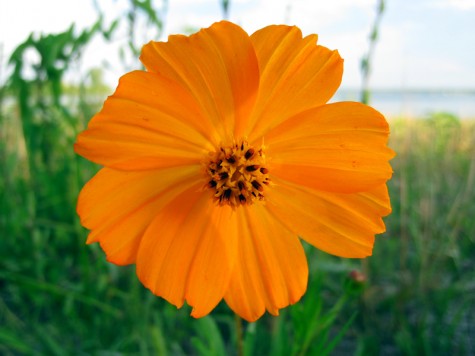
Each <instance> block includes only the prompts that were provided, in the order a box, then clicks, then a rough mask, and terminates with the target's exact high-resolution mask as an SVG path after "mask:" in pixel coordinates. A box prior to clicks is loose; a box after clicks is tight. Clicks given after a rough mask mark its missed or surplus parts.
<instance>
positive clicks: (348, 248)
mask: <svg viewBox="0 0 475 356" xmlns="http://www.w3.org/2000/svg"><path fill="white" fill-rule="evenodd" d="M275 183H276V185H275V186H274V187H272V188H271V189H269V190H268V191H267V193H266V200H267V205H266V207H267V209H268V210H269V212H270V213H271V214H273V215H274V217H275V218H276V219H278V220H280V221H282V222H283V224H285V226H286V227H287V228H288V229H290V230H292V231H294V232H295V233H296V234H298V235H299V236H300V237H301V238H303V239H304V240H305V241H307V242H309V243H310V244H312V245H314V246H315V247H317V248H319V249H320V250H323V251H325V252H328V253H330V254H333V255H337V256H342V257H350V258H351V257H366V256H369V255H371V253H372V249H373V244H374V235H375V234H379V233H382V232H384V231H385V226H384V223H383V220H382V218H381V217H382V216H386V215H388V214H389V213H390V212H391V205H390V201H389V195H388V191H387V187H386V185H385V184H383V185H380V186H378V187H376V188H374V189H372V190H370V191H367V192H363V193H354V194H337V193H328V192H321V191H315V190H311V189H308V188H305V187H301V186H297V185H295V184H292V183H289V182H286V181H283V180H276V181H275Z"/></svg>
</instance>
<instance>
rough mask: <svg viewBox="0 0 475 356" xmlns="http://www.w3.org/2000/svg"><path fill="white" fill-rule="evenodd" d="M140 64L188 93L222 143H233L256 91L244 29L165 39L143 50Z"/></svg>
mask: <svg viewBox="0 0 475 356" xmlns="http://www.w3.org/2000/svg"><path fill="white" fill-rule="evenodd" d="M140 59H141V61H142V62H143V64H144V65H145V67H146V68H147V69H148V70H149V71H151V72H155V73H159V74H160V75H162V76H164V77H166V78H171V79H172V80H174V81H176V82H178V83H181V84H182V85H183V86H184V87H186V88H187V89H188V90H189V92H190V93H191V94H192V95H193V96H194V97H195V99H196V101H197V102H198V103H199V104H200V105H201V107H202V109H203V113H204V114H205V115H206V117H208V118H209V119H210V120H211V122H212V123H213V126H214V127H215V128H216V130H217V131H218V133H219V135H220V138H221V140H225V141H231V142H232V140H233V139H234V136H233V134H234V125H235V122H239V121H242V120H244V119H245V118H246V117H248V116H249V114H250V111H251V110H252V108H253V105H254V101H255V97H256V94H257V89H258V85H259V69H258V65H257V58H256V54H255V52H254V48H253V46H252V43H251V41H250V39H249V36H248V35H247V33H246V32H244V30H243V29H241V28H240V27H239V26H237V25H235V24H233V23H230V22H226V21H222V22H218V23H215V24H213V25H212V26H211V27H209V28H206V29H202V30H201V31H199V32H198V33H196V34H194V35H192V36H189V37H187V36H181V35H173V36H169V38H168V42H150V43H149V44H147V45H146V46H144V47H143V50H142V55H141V57H140ZM216 143H217V144H219V143H220V142H216Z"/></svg>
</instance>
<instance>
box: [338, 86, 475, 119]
mask: <svg viewBox="0 0 475 356" xmlns="http://www.w3.org/2000/svg"><path fill="white" fill-rule="evenodd" d="M359 96H360V95H359V91H358V90H351V89H340V90H339V91H338V92H337V94H336V95H335V97H334V98H333V99H332V100H331V101H332V102H333V101H345V100H350V101H358V100H359ZM370 105H371V106H373V107H374V108H376V109H377V110H379V111H380V112H381V113H383V114H384V115H385V116H386V117H388V118H394V117H410V118H421V117H426V116H428V115H429V114H430V113H434V112H447V113H451V114H454V115H456V116H457V117H459V118H460V119H475V90H407V91H402V90H375V91H373V92H372V93H371V97H370Z"/></svg>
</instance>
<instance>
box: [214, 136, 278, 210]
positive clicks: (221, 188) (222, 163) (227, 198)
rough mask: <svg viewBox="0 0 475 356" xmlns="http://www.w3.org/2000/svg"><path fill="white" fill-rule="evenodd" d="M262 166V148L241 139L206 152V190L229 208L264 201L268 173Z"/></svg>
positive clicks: (217, 201)
mask: <svg viewBox="0 0 475 356" xmlns="http://www.w3.org/2000/svg"><path fill="white" fill-rule="evenodd" d="M264 165H265V156H264V151H263V148H260V149H259V150H256V149H254V148H253V147H250V146H249V144H248V143H247V141H245V140H242V141H241V142H239V143H238V144H234V145H231V146H222V147H220V148H219V149H218V150H217V151H216V152H210V158H209V160H208V161H207V162H206V166H205V170H206V174H207V178H208V179H209V180H208V183H207V187H208V188H209V189H212V190H213V191H214V194H213V200H214V201H215V202H216V203H217V204H218V205H230V206H232V207H237V206H240V205H245V204H248V205H250V204H253V203H254V202H255V201H256V200H264V187H266V186H269V185H270V178H269V175H268V174H269V170H268V169H267V168H265V167H264Z"/></svg>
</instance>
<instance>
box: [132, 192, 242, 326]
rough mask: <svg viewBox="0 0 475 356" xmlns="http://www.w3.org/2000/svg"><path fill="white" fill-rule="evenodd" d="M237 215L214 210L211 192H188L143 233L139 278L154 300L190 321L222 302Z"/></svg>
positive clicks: (226, 209) (232, 258) (232, 256)
mask: <svg viewBox="0 0 475 356" xmlns="http://www.w3.org/2000/svg"><path fill="white" fill-rule="evenodd" d="M237 234H238V229H237V224H236V218H235V214H234V213H233V211H232V209H231V208H230V207H227V206H225V207H222V206H217V205H216V204H215V203H214V202H213V200H212V198H211V191H209V192H208V191H206V192H203V191H201V189H200V187H199V186H195V187H191V188H189V189H188V190H187V191H185V192H183V193H182V194H181V195H180V196H178V197H176V198H175V199H174V200H172V201H171V202H170V203H169V204H168V205H167V206H166V207H165V208H164V209H163V210H162V211H161V212H160V214H159V215H157V217H156V219H155V220H154V221H153V223H152V224H151V225H150V227H149V229H148V230H147V232H146V234H145V236H144V238H143V240H142V242H141V244H140V248H139V252H138V256H137V275H138V277H139V279H140V280H141V281H142V283H143V284H144V285H145V286H146V287H147V288H149V289H150V290H151V291H152V292H153V293H154V294H156V295H158V296H161V297H163V298H165V299H166V300H167V301H168V302H170V303H172V304H174V305H176V306H177V307H181V306H182V305H183V303H184V300H186V301H187V302H188V304H189V305H191V306H193V311H192V316H194V317H202V316H204V315H206V314H208V313H209V312H210V311H211V310H212V309H213V308H214V307H215V306H216V305H217V304H218V302H219V301H220V300H221V299H222V298H223V295H224V293H225V290H226V289H227V287H228V283H229V278H230V275H231V271H232V268H233V266H234V261H235V255H236V252H235V251H236V241H237Z"/></svg>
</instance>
